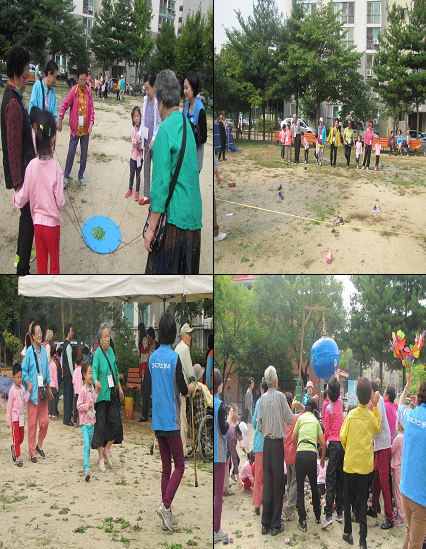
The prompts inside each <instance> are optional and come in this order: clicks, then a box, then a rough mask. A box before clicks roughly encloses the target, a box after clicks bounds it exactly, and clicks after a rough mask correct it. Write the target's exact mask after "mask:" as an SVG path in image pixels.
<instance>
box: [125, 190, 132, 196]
mask: <svg viewBox="0 0 426 549" xmlns="http://www.w3.org/2000/svg"><path fill="white" fill-rule="evenodd" d="M131 194H132V191H131V190H130V189H127V193H126V198H129V196H131Z"/></svg>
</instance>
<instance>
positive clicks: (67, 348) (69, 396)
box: [61, 323, 74, 427]
mask: <svg viewBox="0 0 426 549" xmlns="http://www.w3.org/2000/svg"><path fill="white" fill-rule="evenodd" d="M64 334H65V341H64V345H63V351H62V355H61V365H62V381H63V383H64V389H63V394H64V425H69V426H70V427H73V425H74V423H73V422H72V421H71V414H72V403H73V402H72V401H73V388H72V375H73V373H74V362H73V358H72V346H71V338H72V325H71V324H70V323H68V324H65V327H64Z"/></svg>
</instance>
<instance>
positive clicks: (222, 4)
mask: <svg viewBox="0 0 426 549" xmlns="http://www.w3.org/2000/svg"><path fill="white" fill-rule="evenodd" d="M276 2H277V6H278V12H279V13H281V12H282V13H285V6H286V0H276ZM234 10H236V11H238V10H240V11H241V15H242V16H243V19H244V20H245V21H246V20H247V17H248V16H249V15H252V13H253V2H251V1H250V0H214V45H215V48H216V52H219V46H220V44H221V43H222V42H226V40H227V38H226V34H225V30H224V27H225V28H226V29H230V30H231V29H232V28H235V29H237V30H238V29H239V28H240V24H239V23H238V19H237V16H236V15H235V11H234Z"/></svg>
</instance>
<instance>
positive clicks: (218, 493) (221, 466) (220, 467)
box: [213, 463, 225, 532]
mask: <svg viewBox="0 0 426 549" xmlns="http://www.w3.org/2000/svg"><path fill="white" fill-rule="evenodd" d="M224 480H225V463H215V464H214V521H213V522H214V531H215V532H219V530H220V521H221V518H222V502H223V482H224Z"/></svg>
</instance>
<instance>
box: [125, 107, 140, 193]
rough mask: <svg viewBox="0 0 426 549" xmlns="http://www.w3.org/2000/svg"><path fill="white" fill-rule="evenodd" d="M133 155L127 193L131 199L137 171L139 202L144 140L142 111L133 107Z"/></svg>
mask: <svg viewBox="0 0 426 549" xmlns="http://www.w3.org/2000/svg"><path fill="white" fill-rule="evenodd" d="M132 124H133V126H132V154H131V156H130V180H129V189H128V191H127V193H126V198H129V196H131V194H132V192H133V179H134V177H135V171H136V194H135V200H136V201H139V187H140V184H141V170H142V164H143V160H142V155H143V149H142V138H141V135H140V128H141V110H140V108H139V107H133V110H132Z"/></svg>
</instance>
